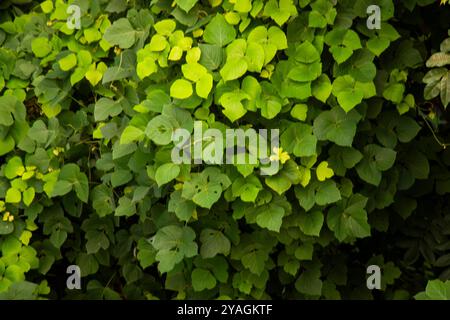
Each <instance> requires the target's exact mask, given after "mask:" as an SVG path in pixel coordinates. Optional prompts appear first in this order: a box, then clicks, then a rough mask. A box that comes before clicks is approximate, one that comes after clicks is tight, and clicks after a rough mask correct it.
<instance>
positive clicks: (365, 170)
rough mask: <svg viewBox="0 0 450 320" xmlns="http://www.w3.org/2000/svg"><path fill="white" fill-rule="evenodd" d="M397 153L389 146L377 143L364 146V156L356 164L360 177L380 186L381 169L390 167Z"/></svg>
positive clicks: (384, 169)
mask: <svg viewBox="0 0 450 320" xmlns="http://www.w3.org/2000/svg"><path fill="white" fill-rule="evenodd" d="M396 155H397V153H396V152H395V151H394V150H392V149H389V148H383V147H380V146H377V145H375V144H371V145H367V146H366V147H365V148H364V158H363V160H361V162H359V163H358V165H357V166H356V172H357V173H358V175H359V177H360V178H361V179H363V180H364V181H366V182H367V183H370V184H373V185H375V186H378V185H379V184H380V182H381V178H382V175H381V171H386V170H388V169H390V168H391V167H392V166H393V165H394V162H395V159H396Z"/></svg>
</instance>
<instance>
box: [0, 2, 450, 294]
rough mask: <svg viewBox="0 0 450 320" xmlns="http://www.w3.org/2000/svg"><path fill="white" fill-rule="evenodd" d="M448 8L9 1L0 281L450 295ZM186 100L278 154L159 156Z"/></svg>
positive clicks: (0, 62) (1, 289) (0, 45)
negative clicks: (373, 269)
mask: <svg viewBox="0 0 450 320" xmlns="http://www.w3.org/2000/svg"><path fill="white" fill-rule="evenodd" d="M374 4H375V5H378V6H379V7H380V9H381V24H380V28H379V29H369V28H368V27H367V20H368V18H370V14H368V13H367V8H368V7H369V6H370V5H374ZM70 5H72V6H75V7H72V9H69V13H68V8H69V6H70ZM74 8H75V9H74ZM76 8H78V9H79V13H80V15H79V17H80V20H79V21H78V22H79V26H78V27H79V28H78V27H77V19H76V16H77V13H76ZM449 8H450V6H449V5H448V4H446V1H442V3H439V1H435V0H405V1H393V0H376V1H375V0H370V1H369V0H267V1H265V0H264V1H263V0H225V1H222V0H201V1H200V0H175V1H163V0H153V1H144V0H131V1H125V0H112V1H106V0H92V1H88V0H77V1H70V3H67V2H65V1H62V0H46V1H43V2H38V1H32V0H5V1H2V2H1V3H0V218H1V219H0V220H1V221H0V252H1V255H0V298H2V299H9V298H50V299H62V298H67V299H173V298H178V299H187V298H189V299H193V298H197V299H215V298H219V297H220V298H232V299H237V298H244V299H269V298H273V299H312V298H313V299H318V298H322V299H361V298H365V299H411V298H413V297H416V298H418V299H426V298H429V299H437V298H443V299H447V298H449V297H450V291H449V290H450V289H449V288H448V286H449V283H448V282H445V281H447V280H448V279H449V278H450V268H449V266H450V239H449V235H450V215H449V212H450V211H449V210H450V203H449V193H450V171H449V166H450V148H448V146H449V145H450V134H449V128H450V127H449V121H450V114H449V112H448V105H449V102H450V71H449V68H450V67H449V66H450V38H449V37H450V31H449V30H450V9H449ZM74 19H75V20H74ZM197 121H201V124H202V126H203V128H205V129H207V128H214V129H218V130H220V131H221V132H223V133H225V132H226V129H231V128H235V129H238V128H241V129H248V128H256V129H258V128H264V129H278V130H279V131H280V148H279V149H277V150H276V152H277V153H276V155H274V157H275V158H274V159H276V160H279V161H280V167H279V168H278V170H277V171H276V172H273V174H272V175H268V176H267V175H262V174H261V173H260V170H259V169H260V167H261V166H262V164H260V163H257V164H238V165H213V164H205V163H201V164H196V163H191V164H175V163H173V161H172V159H171V152H172V149H173V147H174V142H173V141H172V133H173V132H174V131H175V130H176V129H181V128H182V129H185V130H187V131H188V132H193V131H194V123H196V122H197ZM246 152H248V150H246ZM70 265H78V266H79V267H80V270H81V279H82V289H81V290H69V289H68V288H67V287H66V279H67V276H68V275H67V273H66V269H67V267H68V266H70ZM369 265H378V266H380V267H381V269H382V273H383V277H382V284H381V290H374V291H371V290H368V289H367V287H366V277H367V275H366V267H367V266H369ZM429 280H432V281H430V282H429V283H428V284H427V282H428V281H429Z"/></svg>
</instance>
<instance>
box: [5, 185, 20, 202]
mask: <svg viewBox="0 0 450 320" xmlns="http://www.w3.org/2000/svg"><path fill="white" fill-rule="evenodd" d="M20 200H22V194H21V193H20V191H19V190H17V189H15V188H9V189H8V191H7V192H6V196H5V202H6V203H19V202H20Z"/></svg>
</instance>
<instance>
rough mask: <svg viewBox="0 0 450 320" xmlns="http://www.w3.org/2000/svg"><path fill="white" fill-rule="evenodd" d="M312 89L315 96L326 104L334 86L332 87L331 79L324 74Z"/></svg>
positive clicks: (313, 84) (314, 83)
mask: <svg viewBox="0 0 450 320" xmlns="http://www.w3.org/2000/svg"><path fill="white" fill-rule="evenodd" d="M311 89H312V94H313V96H314V97H315V98H316V99H318V100H319V101H322V102H323V103H325V102H326V101H327V99H328V97H329V96H330V94H331V91H332V89H333V86H332V85H331V81H330V78H328V76H327V75H326V74H322V75H321V76H320V77H319V78H318V79H316V80H315V81H314V82H313V83H312V88H311Z"/></svg>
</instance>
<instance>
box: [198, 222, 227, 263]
mask: <svg viewBox="0 0 450 320" xmlns="http://www.w3.org/2000/svg"><path fill="white" fill-rule="evenodd" d="M200 241H201V242H202V246H201V247H200V254H201V255H202V257H203V258H204V259H207V258H213V257H215V256H216V255H218V254H223V255H225V256H227V255H228V254H229V253H230V248H231V243H230V240H228V238H227V237H226V236H225V235H224V234H223V233H222V232H220V231H216V230H213V229H204V230H203V231H202V233H201V234H200Z"/></svg>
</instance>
